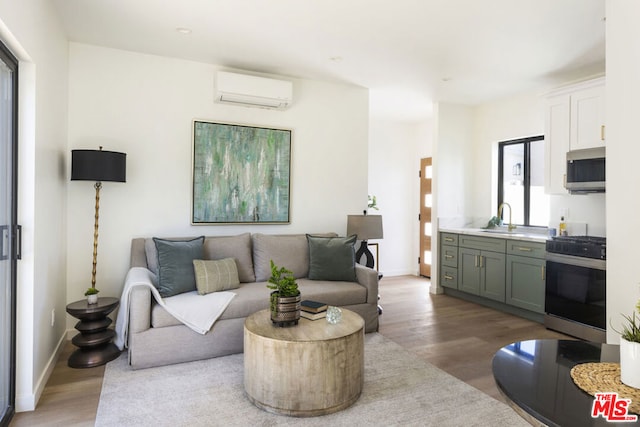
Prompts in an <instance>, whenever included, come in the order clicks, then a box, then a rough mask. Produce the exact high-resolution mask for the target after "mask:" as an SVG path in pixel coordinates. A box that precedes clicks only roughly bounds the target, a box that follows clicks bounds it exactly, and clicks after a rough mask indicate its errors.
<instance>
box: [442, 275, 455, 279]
mask: <svg viewBox="0 0 640 427" xmlns="http://www.w3.org/2000/svg"><path fill="white" fill-rule="evenodd" d="M444 280H453V276H448V275H446V274H445V275H444Z"/></svg>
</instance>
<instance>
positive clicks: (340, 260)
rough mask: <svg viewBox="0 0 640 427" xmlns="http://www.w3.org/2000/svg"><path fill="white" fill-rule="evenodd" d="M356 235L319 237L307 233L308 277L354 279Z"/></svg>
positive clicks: (331, 279)
mask: <svg viewBox="0 0 640 427" xmlns="http://www.w3.org/2000/svg"><path fill="white" fill-rule="evenodd" d="M356 238H357V237H356V235H355V234H354V235H353V236H349V237H319V236H311V235H307V240H308V241H309V279H311V280H330V281H347V282H355V281H356V255H355V250H354V249H353V245H354V244H355V243H356Z"/></svg>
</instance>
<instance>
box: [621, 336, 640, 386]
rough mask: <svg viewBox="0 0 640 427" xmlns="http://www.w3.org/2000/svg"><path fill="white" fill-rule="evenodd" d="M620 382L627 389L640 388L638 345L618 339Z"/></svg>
mask: <svg viewBox="0 0 640 427" xmlns="http://www.w3.org/2000/svg"><path fill="white" fill-rule="evenodd" d="M620 380H621V381H622V383H623V384H626V385H628V386H629V387H634V388H640V343H637V342H629V341H627V340H625V339H623V338H620Z"/></svg>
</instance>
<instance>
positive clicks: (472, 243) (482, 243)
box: [458, 235, 507, 253]
mask: <svg viewBox="0 0 640 427" xmlns="http://www.w3.org/2000/svg"><path fill="white" fill-rule="evenodd" d="M458 245H459V246H460V247H461V248H470V249H479V250H481V251H493V252H502V253H505V251H506V248H507V243H506V240H504V239H495V238H493V237H476V236H465V235H461V236H460V239H459V241H458Z"/></svg>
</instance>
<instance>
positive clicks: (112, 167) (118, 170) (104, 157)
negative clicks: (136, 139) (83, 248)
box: [71, 147, 127, 302]
mask: <svg viewBox="0 0 640 427" xmlns="http://www.w3.org/2000/svg"><path fill="white" fill-rule="evenodd" d="M126 163H127V155H126V153H118V152H115V151H102V147H100V149H99V150H71V181H95V184H94V188H95V189H96V208H95V224H94V228H93V268H92V269H91V288H89V290H87V294H86V295H87V296H89V295H91V294H93V295H97V289H96V265H97V263H98V212H99V210H100V189H101V188H102V182H103V181H112V182H126V169H127V167H126ZM96 302H97V297H96Z"/></svg>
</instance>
